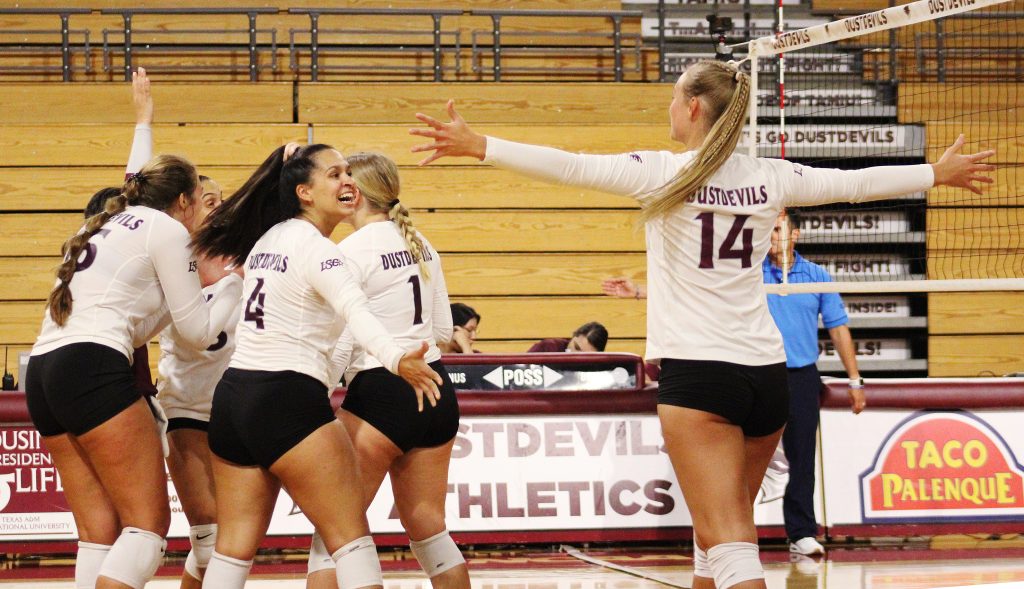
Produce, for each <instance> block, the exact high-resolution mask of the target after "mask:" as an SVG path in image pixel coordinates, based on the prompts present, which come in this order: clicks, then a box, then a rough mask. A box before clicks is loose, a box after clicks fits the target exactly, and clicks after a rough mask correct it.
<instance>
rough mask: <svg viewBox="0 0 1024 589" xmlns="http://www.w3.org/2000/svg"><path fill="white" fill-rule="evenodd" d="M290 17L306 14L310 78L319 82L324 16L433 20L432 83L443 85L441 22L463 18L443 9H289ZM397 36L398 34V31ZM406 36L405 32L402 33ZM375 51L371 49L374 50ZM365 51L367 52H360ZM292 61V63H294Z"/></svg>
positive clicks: (394, 47) (395, 47) (398, 47)
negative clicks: (457, 17)
mask: <svg viewBox="0 0 1024 589" xmlns="http://www.w3.org/2000/svg"><path fill="white" fill-rule="evenodd" d="M288 13H289V14H305V15H307V16H309V52H310V76H311V79H312V81H314V82H316V81H318V80H319V79H320V71H321V69H322V66H321V64H320V57H321V55H320V54H321V50H322V47H321V44H320V33H321V32H322V31H321V29H320V18H321V17H322V16H360V15H361V16H402V17H408V16H419V17H430V19H431V21H432V22H433V29H432V30H431V32H430V35H431V40H432V43H431V44H430V45H429V51H430V54H431V55H432V56H433V66H432V70H433V79H434V81H435V82H440V81H441V80H442V78H443V67H442V66H443V64H442V57H443V53H442V49H443V45H442V43H441V38H442V34H443V32H442V29H441V19H442V18H444V17H446V16H457V15H461V14H462V11H461V10H455V9H441V8H437V9H434V8H410V9H391V8H289V9H288ZM325 31H326V30H325ZM395 32H396V33H397V32H399V31H395ZM401 32H402V33H406V34H407V32H406V31H401ZM371 47H372V46H371ZM377 48H378V49H383V50H387V51H397V52H402V53H409V52H413V53H415V52H422V51H423V48H422V47H418V46H415V45H412V46H408V45H380V46H377ZM346 49H347V50H348V51H354V50H356V48H355V47H354V46H351V45H349V46H347V47H346ZM361 50H363V51H365V50H367V48H365V47H364V48H363V49H361ZM294 60H295V57H294V54H293V57H292V58H291V60H290V61H294ZM354 67H358V66H335V69H338V68H346V69H352V68H354Z"/></svg>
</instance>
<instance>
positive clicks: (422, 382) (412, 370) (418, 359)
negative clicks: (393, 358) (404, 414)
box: [398, 342, 444, 411]
mask: <svg viewBox="0 0 1024 589" xmlns="http://www.w3.org/2000/svg"><path fill="white" fill-rule="evenodd" d="M428 349H430V346H429V345H428V344H427V342H422V343H420V347H419V349H418V350H410V351H408V352H406V353H405V355H404V356H402V359H401V360H400V361H399V362H398V375H399V376H401V377H402V378H403V379H404V380H405V382H407V383H409V385H410V386H411V387H412V388H413V390H414V391H416V410H417V411H423V397H424V396H426V397H427V401H428V402H429V403H430V406H431V407H436V406H437V400H438V399H440V398H441V391H440V390H438V388H437V385H439V384H442V383H443V382H444V381H443V380H441V376H440V375H438V374H437V373H436V372H434V369H433V368H431V367H430V365H429V364H427V363H426V361H425V360H424V359H423V357H424V355H426V353H427V350H428Z"/></svg>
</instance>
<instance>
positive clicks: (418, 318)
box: [409, 274, 423, 325]
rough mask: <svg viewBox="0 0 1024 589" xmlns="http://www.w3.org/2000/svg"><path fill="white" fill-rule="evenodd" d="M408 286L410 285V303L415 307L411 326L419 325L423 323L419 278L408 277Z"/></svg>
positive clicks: (414, 276)
mask: <svg viewBox="0 0 1024 589" xmlns="http://www.w3.org/2000/svg"><path fill="white" fill-rule="evenodd" d="M409 284H411V285H412V302H413V305H415V310H414V311H413V317H412V324H413V325H419V324H421V323H423V296H422V295H421V293H420V277H419V276H416V275H415V274H413V275H412V276H410V277H409Z"/></svg>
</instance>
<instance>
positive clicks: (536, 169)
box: [410, 61, 994, 589]
mask: <svg viewBox="0 0 1024 589" xmlns="http://www.w3.org/2000/svg"><path fill="white" fill-rule="evenodd" d="M749 96H750V77H749V76H748V75H747V74H745V73H742V72H740V71H739V70H738V69H737V68H736V67H735V65H733V64H726V63H723V62H716V61H703V62H700V63H698V64H696V65H694V66H693V67H691V68H689V69H688V70H687V71H686V72H685V73H684V74H683V75H682V76H680V78H679V80H678V82H677V83H676V84H675V86H674V88H673V92H672V103H671V105H670V106H669V121H670V124H671V136H672V139H674V140H676V141H679V142H680V143H682V144H683V145H684V147H685V151H683V152H682V153H672V152H668V151H662V152H654V151H637V152H633V153H628V154H621V155H582V154H572V153H567V152H564V151H560V150H557V149H552V148H547V147H540V146H535V145H527V144H521V143H513V142H511V141H505V140H502V139H498V138H496V137H486V136H484V135H480V134H478V133H476V132H474V131H473V130H472V129H471V128H470V127H469V125H467V123H466V122H465V120H463V119H462V117H461V116H459V114H458V113H457V112H456V111H455V107H454V103H453V102H452V101H449V102H448V115H449V117H450V119H451V120H450V121H449V122H442V121H439V120H437V119H434V118H432V117H430V116H427V115H424V114H417V115H416V116H417V118H418V119H419V120H420V121H422V122H423V123H425V124H426V128H417V129H412V130H411V131H410V133H411V134H413V135H418V136H421V137H426V138H428V139H431V140H432V143H429V144H425V145H420V146H417V147H415V148H413V151H415V152H433V153H431V154H430V155H429V156H428V157H426V158H425V159H424V160H423V161H422V162H421V165H424V164H428V163H430V162H433V161H435V160H437V159H439V158H442V157H451V156H468V157H475V158H477V159H479V160H482V161H485V162H487V163H490V164H492V165H495V166H498V167H501V168H505V169H509V170H513V171H516V172H519V173H522V174H525V175H527V176H531V177H534V178H538V179H541V180H546V181H549V182H557V183H561V184H568V185H571V186H581V187H587V188H591V189H595V190H603V191H605V192H610V193H613V194H619V195H622V196H627V197H630V198H635V199H637V200H639V202H640V204H641V206H642V207H643V208H642V210H641V213H640V218H641V220H642V221H643V223H644V229H645V233H646V245H647V276H648V281H649V286H648V307H649V308H648V313H647V318H648V319H647V321H648V325H647V358H648V360H660V362H661V377H660V382H659V390H658V416H659V418H660V420H661V426H662V433H663V436H664V438H665V445H666V448H667V450H668V454H669V457H670V459H671V461H672V465H673V468H674V470H675V473H676V477H677V478H678V480H679V483H680V487H681V488H682V492H683V496H684V498H685V499H686V504H687V506H688V507H689V510H690V514H691V517H692V519H693V526H694V533H695V537H696V545H697V548H698V549H697V550H695V553H696V555H695V565H694V569H695V570H694V575H695V578H694V588H695V589H709V588H710V587H712V586H715V587H717V588H718V589H729V588H730V587H737V588H739V589H757V588H764V587H765V582H764V571H763V569H762V568H761V563H760V559H759V557H758V547H757V531H756V529H755V527H754V519H753V507H752V503H753V497H754V496H755V495H756V493H757V490H758V487H759V486H760V483H761V479H762V478H763V477H764V473H765V469H766V467H767V465H768V461H769V459H770V458H771V456H772V453H773V452H774V451H775V447H776V445H777V444H778V441H779V438H780V436H781V435H782V429H783V427H784V426H785V423H786V417H787V412H788V406H789V402H788V394H789V392H788V390H787V385H786V364H785V360H786V356H785V353H784V351H783V347H782V338H781V336H780V335H779V331H778V329H777V328H776V327H775V323H774V321H773V320H772V318H771V315H770V314H769V313H768V307H767V305H766V302H765V294H764V286H763V284H762V276H761V260H763V259H764V257H765V255H766V254H767V253H768V249H769V247H770V240H771V233H772V229H773V228H774V225H775V220H776V217H777V216H778V214H779V211H780V210H782V209H783V208H785V207H787V206H813V205H821V204H825V203H830V202H841V201H845V202H862V201H868V200H875V199H882V198H888V197H892V196H897V195H901V194H907V193H911V192H917V191H921V190H927V189H928V188H931V187H932V186H939V185H946V186H955V187H961V188H966V189H968V190H970V191H972V192H975V193H978V192H980V189H979V188H978V187H977V185H976V184H977V183H979V182H992V180H991V179H990V178H988V177H986V176H983V175H982V174H981V173H982V172H987V171H991V170H992V169H994V167H993V166H990V165H987V164H982V163H980V162H981V161H982V160H984V159H986V158H988V157H990V156H991V155H992V154H993V153H994V152H992V151H985V152H981V153H977V154H973V155H961V154H960V148H961V147H962V146H963V144H964V139H963V137H962V136H961V137H960V138H958V139H957V141H956V142H955V143H954V144H953V146H952V147H950V148H949V149H948V150H946V152H945V153H944V154H943V155H942V157H941V158H940V159H939V160H938V161H937V162H935V163H934V164H920V165H904V166H879V167H873V168H866V169H863V170H855V171H846V170H833V169H816V168H810V167H805V166H800V165H797V164H794V163H792V162H787V161H783V160H774V159H764V158H755V157H750V156H747V155H740V154H737V153H734V151H735V149H736V145H737V143H738V141H739V138H740V135H741V133H742V131H743V124H744V121H745V120H746V112H747V104H748V99H749Z"/></svg>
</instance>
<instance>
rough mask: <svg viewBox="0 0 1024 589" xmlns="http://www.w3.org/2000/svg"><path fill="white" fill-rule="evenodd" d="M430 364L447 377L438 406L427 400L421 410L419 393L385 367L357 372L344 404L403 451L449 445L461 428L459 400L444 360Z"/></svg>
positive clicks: (442, 386)
mask: <svg viewBox="0 0 1024 589" xmlns="http://www.w3.org/2000/svg"><path fill="white" fill-rule="evenodd" d="M430 367H431V368H433V369H434V371H435V372H437V373H438V374H440V375H441V378H442V379H443V380H444V384H442V385H441V386H439V387H438V388H439V389H440V390H441V398H440V399H438V401H437V406H436V407H431V406H430V403H429V402H428V401H427V400H426V399H424V400H423V411H422V412H419V411H417V410H416V392H415V391H414V390H413V388H412V387H411V386H410V385H409V383H407V382H405V381H404V380H402V378H401V377H399V376H396V375H394V374H392V373H390V372H388V371H387V369H385V368H374V369H372V370H364V371H362V372H360V373H358V374H356V376H355V378H353V379H352V384H351V385H350V386H349V387H348V392H347V393H346V394H345V402H344V403H342V405H341V407H342V409H344V410H345V411H348V412H349V413H352V414H353V415H355V416H356V417H358V418H360V419H362V420H363V421H365V422H366V423H369V424H370V425H372V426H373V427H375V428H377V429H378V430H379V431H380V432H381V433H382V434H384V435H385V436H387V437H388V439H389V440H391V441H392V442H393V443H394V444H395V445H396V446H398V448H399V449H401V450H402V452H408V451H409V450H412V449H413V448H433V447H435V446H440V445H441V444H445V443H447V442H448V441H449V440H451V439H452V438H454V437H455V433H456V432H458V431H459V402H458V400H457V399H456V398H455V387H454V386H452V382H451V380H449V379H448V372H447V371H446V370H445V369H444V365H443V364H441V361H440V360H438V361H437V362H431V363H430Z"/></svg>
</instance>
